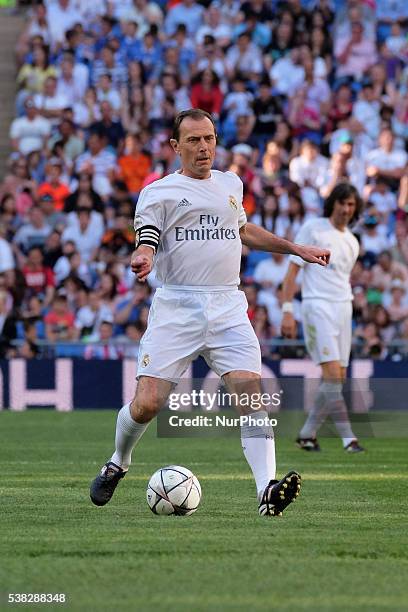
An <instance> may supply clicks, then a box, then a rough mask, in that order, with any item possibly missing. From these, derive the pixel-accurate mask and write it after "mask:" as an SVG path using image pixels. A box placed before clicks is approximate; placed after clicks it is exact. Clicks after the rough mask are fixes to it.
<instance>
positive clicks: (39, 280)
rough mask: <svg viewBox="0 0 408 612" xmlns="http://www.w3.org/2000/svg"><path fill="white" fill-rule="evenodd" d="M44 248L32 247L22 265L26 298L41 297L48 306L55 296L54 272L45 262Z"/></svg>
mask: <svg viewBox="0 0 408 612" xmlns="http://www.w3.org/2000/svg"><path fill="white" fill-rule="evenodd" d="M43 259H44V257H43V254H42V250H41V249H40V248H39V247H38V246H32V247H30V249H29V251H28V253H27V259H26V262H25V264H24V266H23V267H22V273H23V276H24V281H25V286H26V291H25V299H28V298H30V297H32V296H36V297H39V298H40V299H41V300H42V302H43V305H44V306H48V305H49V304H50V303H51V301H52V299H53V297H54V287H55V281H54V273H53V271H52V270H51V268H47V267H45V266H44V264H43Z"/></svg>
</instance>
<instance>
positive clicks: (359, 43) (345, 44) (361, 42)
mask: <svg viewBox="0 0 408 612" xmlns="http://www.w3.org/2000/svg"><path fill="white" fill-rule="evenodd" d="M334 55H335V57H336V59H337V63H338V66H337V70H336V75H337V77H344V76H350V77H353V78H355V79H357V80H359V79H361V77H362V76H363V74H364V73H365V72H366V71H367V70H368V68H369V67H370V66H372V65H373V64H374V63H375V62H376V60H377V53H376V50H375V45H374V42H373V40H370V39H369V38H366V37H365V36H364V27H363V25H362V23H360V22H358V21H355V22H353V23H352V24H351V34H350V35H347V36H344V37H339V38H338V40H337V41H336V44H335V47H334Z"/></svg>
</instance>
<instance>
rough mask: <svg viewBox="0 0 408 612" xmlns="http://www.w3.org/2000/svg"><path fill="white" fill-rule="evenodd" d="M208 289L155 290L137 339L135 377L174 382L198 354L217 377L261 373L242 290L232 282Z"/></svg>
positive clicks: (257, 347) (255, 343) (255, 340)
mask: <svg viewBox="0 0 408 612" xmlns="http://www.w3.org/2000/svg"><path fill="white" fill-rule="evenodd" d="M200 289H201V290H200ZM207 289H208V288H205V290H204V288H197V287H189V288H188V289H186V288H185V287H180V288H174V287H165V288H162V289H157V290H156V293H155V295H154V298H153V301H152V305H151V307H150V312H149V319H148V324H147V330H146V332H145V334H144V335H143V338H142V339H141V342H140V348H139V362H138V369H137V377H139V376H153V377H155V378H163V379H165V380H169V381H171V382H175V383H177V382H178V380H179V378H180V377H181V375H182V374H183V372H185V370H186V369H187V367H188V366H189V365H190V363H191V362H192V361H193V360H194V359H196V357H198V356H199V355H202V356H203V357H204V359H205V361H206V362H207V364H208V366H209V367H210V368H211V369H212V370H214V372H215V373H216V374H218V375H219V376H223V375H224V374H226V373H227V372H231V371H234V370H245V371H248V372H256V373H257V374H260V373H261V351H260V347H259V342H258V339H257V337H256V335H255V332H254V330H253V328H252V325H251V323H250V321H249V319H248V315H247V308H248V303H247V300H246V297H245V294H244V293H243V292H242V291H239V290H238V289H237V288H235V287H234V288H232V289H231V290H226V289H225V287H222V288H220V290H215V288H212V290H211V291H208V290H207Z"/></svg>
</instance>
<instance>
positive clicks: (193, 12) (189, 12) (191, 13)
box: [164, 0, 204, 36]
mask: <svg viewBox="0 0 408 612" xmlns="http://www.w3.org/2000/svg"><path fill="white" fill-rule="evenodd" d="M203 16H204V8H203V7H202V6H201V5H200V4H198V3H197V2H195V0H181V2H180V3H179V4H176V5H175V6H173V7H172V8H170V10H169V12H168V13H167V16H166V18H165V20H164V28H165V31H166V34H167V35H168V36H172V35H173V34H174V33H175V32H176V30H177V26H179V25H180V24H181V23H184V24H185V26H186V28H187V32H188V33H189V35H192V36H194V35H196V34H197V31H198V29H199V27H200V26H201V24H202V22H203Z"/></svg>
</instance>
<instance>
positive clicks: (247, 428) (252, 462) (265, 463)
mask: <svg viewBox="0 0 408 612" xmlns="http://www.w3.org/2000/svg"><path fill="white" fill-rule="evenodd" d="M249 416H251V417H252V418H253V419H256V420H262V421H263V420H264V419H268V418H269V416H268V413H267V412H266V411H265V410H260V411H257V412H256V413H253V414H251V415H249ZM241 444H242V450H243V451H244V455H245V459H246V460H247V461H248V464H249V467H250V468H251V470H252V474H253V475H254V478H255V483H256V490H257V493H258V498H260V497H261V496H262V494H263V492H264V490H265V487H266V486H267V485H268V484H269V481H270V480H274V479H275V475H276V460H275V440H274V437H273V428H272V427H271V426H270V425H263V424H262V425H261V424H256V425H255V424H253V423H252V424H248V425H242V426H241Z"/></svg>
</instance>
